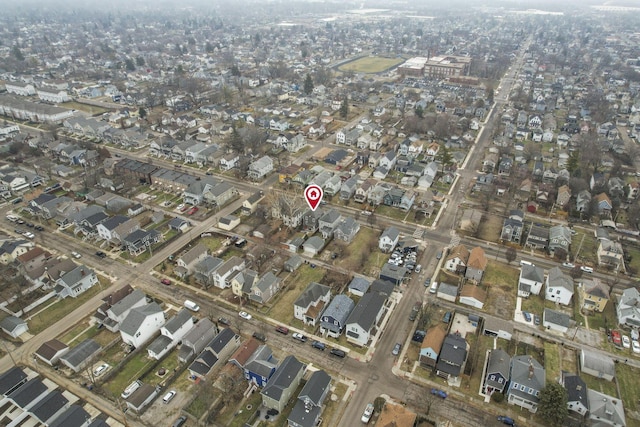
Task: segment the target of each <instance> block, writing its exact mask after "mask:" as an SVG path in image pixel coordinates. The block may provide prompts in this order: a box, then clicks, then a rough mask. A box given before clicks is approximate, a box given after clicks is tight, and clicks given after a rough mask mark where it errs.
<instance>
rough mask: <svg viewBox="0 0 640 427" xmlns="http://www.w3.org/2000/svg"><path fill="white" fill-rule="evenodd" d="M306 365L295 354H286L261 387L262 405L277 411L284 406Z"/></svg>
mask: <svg viewBox="0 0 640 427" xmlns="http://www.w3.org/2000/svg"><path fill="white" fill-rule="evenodd" d="M306 369H307V366H306V365H305V364H304V363H302V362H300V361H299V360H298V359H296V358H295V356H287V357H285V359H284V360H283V361H282V363H281V364H280V366H278V369H276V372H275V373H274V374H273V376H272V377H271V378H269V381H267V385H266V386H265V387H264V388H263V389H262V391H261V392H260V394H261V395H262V405H263V406H265V407H267V408H269V409H275V410H277V411H279V412H282V410H283V409H284V408H285V406H286V405H287V403H289V400H290V399H291V397H292V395H293V393H294V392H295V390H296V388H298V385H299V384H300V380H301V379H302V376H303V375H304V373H305V371H306Z"/></svg>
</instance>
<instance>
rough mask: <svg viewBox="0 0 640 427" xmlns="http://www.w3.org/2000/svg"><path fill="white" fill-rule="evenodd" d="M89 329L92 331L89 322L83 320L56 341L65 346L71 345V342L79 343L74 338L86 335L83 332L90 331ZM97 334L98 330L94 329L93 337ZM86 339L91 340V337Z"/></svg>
mask: <svg viewBox="0 0 640 427" xmlns="http://www.w3.org/2000/svg"><path fill="white" fill-rule="evenodd" d="M90 329H93V328H92V327H91V326H90V325H89V320H88V319H85V320H83V321H82V322H81V323H78V324H77V325H76V326H75V327H74V328H73V329H71V330H70V331H69V332H67V333H66V334H64V335H62V336H61V337H59V338H58V339H59V340H60V341H62V342H63V343H65V344H71V343H72V342H73V341H78V342H80V340H78V339H77V338H76V337H78V336H80V335H84V334H85V333H86V332H85V331H87V330H90ZM97 333H98V330H97V329H95V333H94V334H93V335H96V334H97ZM93 335H92V336H93ZM87 338H91V337H87Z"/></svg>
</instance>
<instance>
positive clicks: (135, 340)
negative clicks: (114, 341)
mask: <svg viewBox="0 0 640 427" xmlns="http://www.w3.org/2000/svg"><path fill="white" fill-rule="evenodd" d="M162 325H164V312H163V311H162V308H160V306H159V305H158V304H157V303H155V302H152V303H151V304H147V305H143V306H140V307H136V308H133V309H131V310H130V311H129V314H127V317H125V318H124V320H123V321H122V323H121V324H120V336H121V337H122V342H124V343H126V344H129V345H130V346H133V347H135V348H138V347H140V346H142V345H143V344H144V343H146V342H147V341H149V340H150V339H151V337H152V336H153V335H155V333H156V332H158V331H159V330H160V327H162Z"/></svg>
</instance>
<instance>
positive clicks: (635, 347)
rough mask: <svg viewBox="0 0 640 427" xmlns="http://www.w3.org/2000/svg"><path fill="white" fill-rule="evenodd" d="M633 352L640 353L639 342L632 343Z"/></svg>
mask: <svg viewBox="0 0 640 427" xmlns="http://www.w3.org/2000/svg"><path fill="white" fill-rule="evenodd" d="M631 350H633V352H634V353H640V343H638V341H637V340H632V341H631Z"/></svg>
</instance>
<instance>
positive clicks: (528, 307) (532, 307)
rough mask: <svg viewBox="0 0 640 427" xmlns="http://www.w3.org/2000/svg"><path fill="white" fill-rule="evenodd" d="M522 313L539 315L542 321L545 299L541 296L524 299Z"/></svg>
mask: <svg viewBox="0 0 640 427" xmlns="http://www.w3.org/2000/svg"><path fill="white" fill-rule="evenodd" d="M521 308H522V311H528V312H529V313H533V314H537V315H538V316H540V318H541V319H542V312H543V311H544V299H543V298H542V297H541V296H540V295H533V294H531V295H530V296H529V298H522V307H521Z"/></svg>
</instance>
